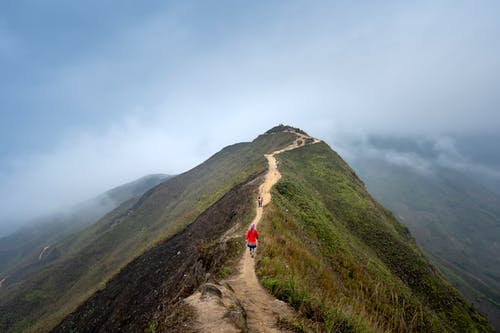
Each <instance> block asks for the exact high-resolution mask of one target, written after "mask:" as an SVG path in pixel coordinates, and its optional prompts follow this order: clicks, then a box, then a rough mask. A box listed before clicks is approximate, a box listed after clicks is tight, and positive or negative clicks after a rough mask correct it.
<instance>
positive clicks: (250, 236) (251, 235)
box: [245, 229, 259, 244]
mask: <svg viewBox="0 0 500 333" xmlns="http://www.w3.org/2000/svg"><path fill="white" fill-rule="evenodd" d="M245 238H246V240H247V242H248V244H255V243H257V239H258V238H259V233H258V232H257V229H253V230H252V229H248V231H247V235H246V237H245Z"/></svg>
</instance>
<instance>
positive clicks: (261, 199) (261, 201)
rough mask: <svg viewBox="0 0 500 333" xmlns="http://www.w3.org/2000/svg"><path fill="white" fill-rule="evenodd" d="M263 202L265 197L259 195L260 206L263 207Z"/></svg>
mask: <svg viewBox="0 0 500 333" xmlns="http://www.w3.org/2000/svg"><path fill="white" fill-rule="evenodd" d="M263 202H264V198H263V197H261V196H259V197H258V198H257V203H258V204H259V207H262V203H263Z"/></svg>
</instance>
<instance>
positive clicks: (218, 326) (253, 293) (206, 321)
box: [186, 132, 319, 333]
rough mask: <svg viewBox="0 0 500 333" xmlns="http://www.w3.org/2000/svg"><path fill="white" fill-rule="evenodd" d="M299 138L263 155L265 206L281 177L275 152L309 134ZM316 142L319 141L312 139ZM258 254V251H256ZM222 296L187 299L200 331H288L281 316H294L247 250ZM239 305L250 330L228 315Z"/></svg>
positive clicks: (259, 215)
mask: <svg viewBox="0 0 500 333" xmlns="http://www.w3.org/2000/svg"><path fill="white" fill-rule="evenodd" d="M293 133H294V134H296V135H297V139H296V140H295V141H294V142H293V143H292V144H291V145H290V146H288V147H286V148H284V149H281V150H277V151H275V152H273V153H271V154H266V155H264V156H265V157H266V159H267V161H268V170H267V173H266V175H265V179H264V182H263V183H262V184H261V185H260V187H259V194H260V196H262V197H263V206H264V207H265V206H266V205H267V204H268V203H269V202H271V188H272V187H273V186H274V185H275V184H276V183H277V182H278V181H279V180H280V178H281V173H280V172H279V169H278V167H277V164H276V157H275V155H277V154H280V153H282V152H284V151H288V150H292V149H295V148H298V147H301V146H303V145H305V139H308V138H310V137H308V136H306V135H303V134H300V133H297V132H293ZM310 139H313V138H310ZM313 140H314V141H313V143H316V142H319V140H317V139H313ZM264 207H263V208H259V207H258V204H257V203H256V211H257V213H256V215H255V218H254V219H253V221H252V223H255V225H256V226H258V225H259V222H260V221H261V220H262V213H263V209H264ZM256 253H258V252H257V251H256ZM219 287H220V288H219V289H220V290H221V292H222V296H221V297H218V296H215V297H214V296H207V295H206V294H205V295H202V293H201V292H197V293H195V294H193V295H191V296H190V297H189V298H187V299H186V301H187V302H188V303H189V304H191V305H192V306H193V307H194V308H195V309H196V313H197V325H196V327H195V328H196V330H197V331H200V332H201V331H203V332H211V331H216V332H241V331H248V332H252V333H253V332H257V333H274V332H288V331H286V330H282V329H279V328H278V327H277V321H278V319H279V318H286V317H288V318H291V317H293V315H294V312H293V310H292V308H291V307H290V306H288V305H287V304H286V303H284V302H282V301H280V300H277V299H276V298H274V297H272V296H271V295H270V294H268V293H267V291H266V290H265V289H264V288H263V287H262V286H261V285H260V283H259V281H258V279H257V276H256V274H255V260H254V258H252V257H251V256H250V252H249V251H248V250H246V251H245V254H244V255H243V257H242V258H241V260H240V263H239V274H238V275H236V276H235V277H233V278H232V279H227V280H224V281H221V282H220V286H219ZM236 305H238V306H240V307H242V308H243V309H244V312H245V313H246V325H247V329H242V328H241V327H239V328H237V327H236V326H235V325H234V321H233V322H231V320H230V319H229V318H228V310H229V311H230V309H233V308H234V307H235V306H236Z"/></svg>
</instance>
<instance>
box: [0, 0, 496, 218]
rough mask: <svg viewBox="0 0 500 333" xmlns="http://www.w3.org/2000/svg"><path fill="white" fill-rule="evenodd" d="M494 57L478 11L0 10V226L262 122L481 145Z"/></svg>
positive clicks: (459, 4) (27, 5)
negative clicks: (457, 138)
mask: <svg viewBox="0 0 500 333" xmlns="http://www.w3.org/2000/svg"><path fill="white" fill-rule="evenodd" d="M499 59H500V2H498V1H494V0H492V1H418V2H414V3H413V4H411V3H410V2H407V1H403V2H401V1H394V2H390V1H386V2H383V1H377V2H374V1H358V2H353V1H349V2H348V1H342V2H340V1H339V2H336V1H305V0H304V1H292V0H290V1H285V0H283V1H267V0H266V1H252V2H248V1H201V0H200V1H153V0H152V1H128V0H120V1H118V0H116V1H113V0H88V1H66V0H47V1H35V0H31V1H24V0H16V1H2V2H1V3H0V224H2V223H3V224H7V223H9V222H11V221H15V220H17V219H20V218H26V217H30V216H33V215H37V214H41V213H45V212H47V211H49V210H51V209H54V208H58V207H62V206H66V205H70V204H72V203H74V202H78V201H81V200H84V199H86V198H89V197H91V196H93V195H94V194H97V193H99V192H102V191H105V190H107V189H109V188H110V187H113V186H116V185H119V184H121V183H124V182H127V181H130V180H132V179H135V178H138V177H140V176H142V175H145V174H149V173H168V174H175V173H179V172H182V171H185V170H186V169H189V168H191V167H193V166H195V165H196V164H198V163H199V162H201V161H203V160H205V159H206V158H208V157H209V156H210V155H212V154H213V153H215V152H216V151H218V150H219V149H221V148H222V147H224V146H225V145H228V144H232V143H234V142H237V141H249V140H252V139H253V138H254V137H256V136H257V135H258V134H260V133H262V132H264V131H265V130H267V129H269V128H270V127H272V126H274V125H276V124H278V123H286V124H290V125H293V126H297V127H300V128H303V129H304V130H306V131H307V132H309V133H311V134H312V135H314V136H316V137H319V138H322V139H325V140H326V141H327V142H329V143H331V144H332V145H334V148H335V144H337V143H338V144H339V145H341V144H340V143H342V140H344V139H343V138H348V137H349V138H352V137H365V138H366V137H367V136H370V135H389V136H413V137H431V138H438V139H436V140H437V143H438V144H439V142H441V141H442V139H441V138H442V137H445V138H450V137H453V136H454V135H457V134H459V135H462V136H469V137H475V136H476V135H479V134H481V135H484V136H487V137H495V136H496V134H498V132H500V61H499ZM445 144H448V145H449V144H450V143H446V140H445ZM451 145H452V146H453V142H452V143H451ZM495 147H496V145H495ZM460 158H462V157H460Z"/></svg>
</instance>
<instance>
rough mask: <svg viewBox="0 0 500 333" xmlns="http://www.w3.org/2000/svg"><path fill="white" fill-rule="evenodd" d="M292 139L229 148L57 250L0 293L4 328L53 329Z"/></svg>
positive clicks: (268, 138) (270, 138) (283, 136)
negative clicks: (41, 266) (35, 270)
mask: <svg viewBox="0 0 500 333" xmlns="http://www.w3.org/2000/svg"><path fill="white" fill-rule="evenodd" d="M293 138H295V135H293V134H290V133H276V134H272V135H263V136H260V137H258V138H257V139H256V140H254V141H253V142H252V143H240V144H235V145H232V146H229V147H226V148H224V149H223V150H221V151H220V152H219V153H217V154H215V155H214V156H213V157H211V158H210V159H209V160H207V161H206V162H204V163H203V164H201V165H200V166H198V167H196V168H194V169H192V170H190V171H188V172H186V173H184V174H181V175H179V176H176V177H174V178H171V179H169V180H168V181H166V182H164V183H162V184H160V185H159V186H157V187H155V188H154V189H152V190H150V191H148V192H146V193H145V194H144V195H143V196H142V197H141V199H139V200H138V201H137V202H132V203H131V202H128V203H126V204H124V205H122V206H120V207H118V208H117V209H116V210H115V211H113V212H111V213H110V214H108V215H107V216H105V217H104V218H103V219H101V220H100V221H99V222H98V223H96V224H95V225H93V226H91V227H90V228H88V229H86V230H84V231H83V232H81V233H80V234H78V235H77V236H75V237H71V238H69V239H67V240H66V241H64V242H62V243H61V244H60V245H59V246H56V247H54V248H53V249H52V251H53V252H54V253H58V254H59V255H60V256H61V258H60V259H59V260H57V261H55V263H54V264H53V265H52V266H50V267H48V268H46V269H45V270H43V271H41V272H39V273H37V274H36V275H34V276H31V277H30V278H28V279H26V280H25V281H23V282H22V283H20V284H18V285H16V286H11V287H10V288H6V289H0V331H2V332H17V331H21V330H23V329H26V328H31V330H38V329H40V328H43V330H45V328H49V327H53V326H54V325H55V324H57V323H58V322H59V321H60V320H61V318H63V317H64V316H65V315H67V314H68V313H69V312H71V311H72V310H74V309H75V308H76V306H77V305H78V304H80V303H81V302H83V301H84V300H85V299H87V298H88V297H89V296H90V295H91V294H93V293H94V292H95V290H96V289H98V288H100V287H102V286H104V284H105V282H106V281H107V280H109V278H110V277H111V276H113V275H114V274H116V273H117V272H118V271H119V269H120V268H122V267H124V266H125V265H126V264H127V263H128V262H130V261H131V260H132V259H133V258H135V257H137V256H138V255H140V254H141V253H144V251H146V250H147V249H149V248H151V247H152V246H153V245H154V244H156V243H157V242H159V241H161V240H163V239H165V238H167V237H170V236H172V235H173V234H175V233H177V232H178V231H180V230H182V229H183V228H184V227H185V226H186V225H187V224H189V223H191V222H193V221H194V220H195V219H196V218H197V217H198V215H200V213H201V212H203V211H204V210H206V209H207V207H209V206H211V205H212V204H213V203H214V202H216V201H217V200H218V199H220V198H221V197H222V196H223V195H224V194H225V193H226V192H227V191H228V190H230V189H231V188H232V187H233V186H234V185H235V184H238V183H240V182H242V181H243V180H245V179H247V178H248V177H249V176H250V175H252V174H256V173H259V172H263V171H264V170H265V169H266V167H267V163H266V160H265V158H264V157H263V154H264V153H266V152H270V151H274V150H276V149H278V148H281V147H284V146H286V145H288V144H289V143H290V142H291V140H292V139H293Z"/></svg>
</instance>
